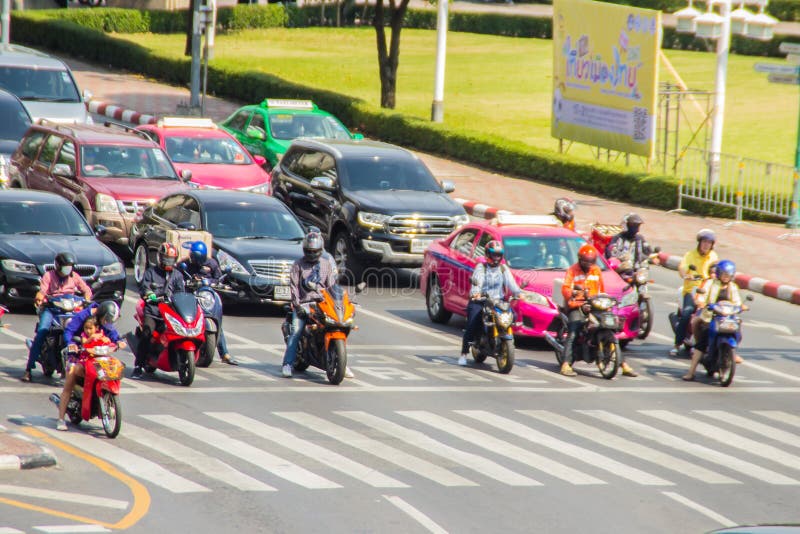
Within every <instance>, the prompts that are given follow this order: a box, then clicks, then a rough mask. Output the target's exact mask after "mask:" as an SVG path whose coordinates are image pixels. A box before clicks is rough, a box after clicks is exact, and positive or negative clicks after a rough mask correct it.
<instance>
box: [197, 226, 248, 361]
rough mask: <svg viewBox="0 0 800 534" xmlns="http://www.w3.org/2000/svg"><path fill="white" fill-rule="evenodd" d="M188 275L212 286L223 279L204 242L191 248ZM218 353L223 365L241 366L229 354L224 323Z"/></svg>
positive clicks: (199, 242)
mask: <svg viewBox="0 0 800 534" xmlns="http://www.w3.org/2000/svg"><path fill="white" fill-rule="evenodd" d="M186 274H188V275H190V276H191V277H193V278H205V279H207V280H209V281H210V282H211V283H212V284H213V283H215V282H217V281H219V279H220V278H222V270H221V269H220V268H219V263H217V260H215V259H214V258H209V257H208V247H207V246H206V244H205V243H203V242H202V241H194V242H193V243H192V244H191V245H190V246H189V264H188V265H187V266H186ZM217 352H219V357H220V359H221V360H222V362H223V363H227V364H229V365H239V363H238V362H237V361H236V360H234V359H233V358H231V355H230V354H229V353H228V343H227V342H226V341H225V332H224V331H223V330H222V321H221V320H220V324H219V337H218V338H217Z"/></svg>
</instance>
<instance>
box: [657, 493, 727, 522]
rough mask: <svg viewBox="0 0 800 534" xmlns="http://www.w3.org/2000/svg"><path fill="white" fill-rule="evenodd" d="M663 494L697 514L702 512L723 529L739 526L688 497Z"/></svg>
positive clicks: (676, 494)
mask: <svg viewBox="0 0 800 534" xmlns="http://www.w3.org/2000/svg"><path fill="white" fill-rule="evenodd" d="M661 493H663V494H664V495H666V496H667V497H669V498H670V499H672V500H674V501H676V502H679V503H681V504H683V505H684V506H688V507H689V508H691V509H692V510H694V511H696V512H700V513H701V514H703V515H704V516H706V517H707V518H709V519H712V520H714V521H716V522H717V523H719V524H720V525H722V526H723V527H734V526H736V525H737V523H736V522H735V521H731V520H730V519H728V518H727V517H725V516H723V515H720V514H718V513H717V512H715V511H713V510H711V509H709V508H706V507H705V506H703V505H702V504H698V503H696V502H694V501H692V500H689V499H687V498H686V497H684V496H683V495H680V494H678V493H675V492H673V491H662V492H661Z"/></svg>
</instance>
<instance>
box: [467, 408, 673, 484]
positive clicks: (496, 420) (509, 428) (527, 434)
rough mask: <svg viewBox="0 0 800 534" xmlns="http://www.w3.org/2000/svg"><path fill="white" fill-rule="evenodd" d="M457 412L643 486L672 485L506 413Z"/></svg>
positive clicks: (482, 411)
mask: <svg viewBox="0 0 800 534" xmlns="http://www.w3.org/2000/svg"><path fill="white" fill-rule="evenodd" d="M458 413H462V414H464V415H466V416H468V417H471V418H473V419H475V420H477V421H481V422H483V423H486V424H487V425H491V426H493V427H495V428H497V429H499V430H503V431H505V432H508V433H509V434H513V435H515V436H519V437H521V438H522V439H525V440H527V441H530V442H531V443H535V444H537V445H540V446H542V447H547V448H548V449H551V450H554V451H556V452H558V453H560V454H563V455H564V456H565V457H566V458H570V459H571V460H578V461H581V462H585V463H588V464H590V465H591V466H593V467H596V468H598V469H602V470H604V471H608V472H609V473H611V474H612V475H616V476H619V477H622V478H625V479H627V480H630V481H632V482H636V483H637V484H641V485H643V486H674V484H673V483H672V482H670V481H668V480H664V479H663V478H661V477H657V476H655V475H651V474H650V473H646V472H645V471H642V470H641V469H636V468H635V467H630V466H627V465H625V464H623V463H622V462H618V461H617V460H614V459H611V458H609V457H608V456H607V455H603V454H599V453H597V452H595V451H593V450H590V449H586V448H583V447H578V446H577V445H573V444H572V443H569V442H566V441H563V440H560V439H556V438H554V437H552V436H549V435H547V434H545V433H543V432H539V431H538V430H536V429H533V428H531V427H529V426H526V425H523V424H521V423H517V422H516V421H512V420H511V419H508V418H506V417H501V416H499V415H495V414H493V413H491V412H487V411H484V410H463V411H458Z"/></svg>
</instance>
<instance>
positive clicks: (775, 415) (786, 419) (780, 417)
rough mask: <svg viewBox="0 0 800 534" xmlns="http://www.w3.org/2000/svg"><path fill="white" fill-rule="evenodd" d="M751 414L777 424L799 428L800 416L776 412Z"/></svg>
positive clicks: (766, 411) (757, 411)
mask: <svg viewBox="0 0 800 534" xmlns="http://www.w3.org/2000/svg"><path fill="white" fill-rule="evenodd" d="M753 413H755V414H758V415H760V416H762V417H766V418H768V419H772V420H773V421H778V422H779V423H785V424H787V425H791V426H795V427H797V428H800V416H797V415H794V414H791V413H786V412H781V411H778V410H756V411H754V412H753Z"/></svg>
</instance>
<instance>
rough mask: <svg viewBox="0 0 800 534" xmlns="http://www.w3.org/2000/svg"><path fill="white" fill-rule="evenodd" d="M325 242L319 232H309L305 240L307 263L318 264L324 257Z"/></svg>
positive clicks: (304, 255) (304, 247)
mask: <svg viewBox="0 0 800 534" xmlns="http://www.w3.org/2000/svg"><path fill="white" fill-rule="evenodd" d="M324 245H325V241H324V240H323V239H322V234H320V233H319V232H314V231H311V232H308V233H307V234H306V236H305V237H304V238H303V257H305V259H306V261H308V262H311V263H316V262H318V261H319V259H320V257H322V248H323V246H324Z"/></svg>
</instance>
